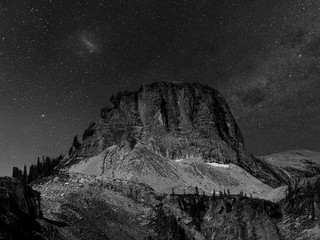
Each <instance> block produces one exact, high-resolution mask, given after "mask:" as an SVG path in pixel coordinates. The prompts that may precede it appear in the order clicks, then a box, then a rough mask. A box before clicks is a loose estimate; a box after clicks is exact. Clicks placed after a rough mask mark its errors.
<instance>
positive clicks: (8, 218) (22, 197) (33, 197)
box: [0, 177, 41, 239]
mask: <svg viewBox="0 0 320 240" xmlns="http://www.w3.org/2000/svg"><path fill="white" fill-rule="evenodd" d="M39 215H40V193H38V192H36V191H34V190H32V188H31V187H28V186H26V185H25V184H23V183H22V182H21V181H19V180H16V179H14V178H8V177H5V178H0V225H1V228H0V239H41V238H40V237H37V238H36V234H35V233H34V231H33V230H35V229H37V224H36V223H35V222H34V220H35V219H36V218H37V217H39Z"/></svg>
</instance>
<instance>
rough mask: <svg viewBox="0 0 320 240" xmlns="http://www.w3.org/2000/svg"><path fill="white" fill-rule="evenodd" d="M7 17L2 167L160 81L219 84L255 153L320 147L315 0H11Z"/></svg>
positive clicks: (319, 26) (61, 144)
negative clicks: (118, 97)
mask: <svg viewBox="0 0 320 240" xmlns="http://www.w3.org/2000/svg"><path fill="white" fill-rule="evenodd" d="M0 23H1V28H0V84H1V88H0V161H1V162H0V163H1V164H0V175H4V174H7V175H8V174H9V175H10V174H11V169H12V166H18V167H20V168H21V167H22V166H23V165H24V164H26V165H30V164H31V163H34V162H35V160H36V158H37V157H38V156H42V155H48V156H52V157H54V156H58V155H59V154H60V153H66V151H67V150H68V148H69V146H70V144H71V142H72V138H73V136H74V135H76V134H78V135H79V136H80V138H81V136H82V133H83V131H84V129H85V128H86V127H87V126H88V125H89V123H90V122H92V121H96V120H98V118H99V113H100V108H102V107H104V106H105V105H106V104H107V103H108V99H109V98H110V97H111V95H112V94H115V93H116V92H118V91H123V90H134V89H137V88H139V86H140V84H143V83H148V82H153V81H174V80H177V81H191V82H194V81H197V82H201V83H204V84H209V85H211V86H213V87H215V88H217V89H218V90H219V91H221V93H222V94H223V95H224V96H225V98H226V100H227V102H228V103H229V104H230V107H231V109H232V111H233V113H234V115H235V117H236V119H237V121H238V123H239V125H240V128H241V129H242V130H243V133H244V136H245V139H246V143H247V147H248V149H249V150H250V151H252V152H253V153H256V154H267V153H272V152H275V151H284V150H287V149H300V148H309V149H311V150H317V151H320V147H319V145H318V144H316V142H319V140H320V124H319V122H320V121H319V120H320V119H319V116H320V110H319V96H320V94H319V91H318V90H319V88H320V84H319V83H318V82H319V80H318V78H319V76H320V74H319V66H320V65H319V63H320V51H319V49H320V40H319V39H320V5H319V3H318V2H317V1H315V0H313V1H311V0H303V1H300V0H292V1H284V0H280V1H279V0H277V1H276V0H271V1H263V0H255V1H254V0H250V1H236V0H217V1H209V0H201V1H182V2H181V1H176V0H171V1H156V0H148V1H147V0H141V1H124V0H111V1H104V0H93V1H86V0H84V1H76V0H70V1H61V0H56V1H54V0H41V1H36V0H26V1H23V0H17V1H9V0H3V1H1V3H0Z"/></svg>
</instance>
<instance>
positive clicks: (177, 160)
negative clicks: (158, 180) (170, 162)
mask: <svg viewBox="0 0 320 240" xmlns="http://www.w3.org/2000/svg"><path fill="white" fill-rule="evenodd" d="M174 161H175V162H182V161H183V159H176V160H174Z"/></svg>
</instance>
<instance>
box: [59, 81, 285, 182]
mask: <svg viewBox="0 0 320 240" xmlns="http://www.w3.org/2000/svg"><path fill="white" fill-rule="evenodd" d="M111 102H112V104H113V106H111V107H106V108H103V109H102V110H101V120H100V121H99V122H98V123H95V124H91V125H90V126H89V128H88V129H87V130H86V131H85V133H84V135H83V140H84V142H83V143H82V145H81V146H80V147H77V148H76V149H74V150H73V152H71V157H70V158H69V159H68V164H69V165H72V164H73V163H74V162H77V161H79V159H84V158H89V157H92V156H96V155H98V154H100V153H102V152H103V151H104V150H106V149H107V148H109V147H111V146H114V145H117V146H118V148H120V149H121V150H119V154H120V155H122V156H124V155H126V154H128V153H130V152H131V151H133V150H134V149H135V147H136V146H137V145H139V146H141V145H143V146H144V147H146V148H148V149H149V150H151V151H152V152H153V153H154V154H157V155H159V156H161V157H163V158H164V159H166V160H178V159H185V158H201V159H203V161H204V162H209V163H210V162H215V163H222V164H228V163H233V164H236V165H238V166H240V167H242V168H243V169H245V170H246V171H248V172H250V173H251V174H252V175H253V176H255V177H257V178H258V179H260V180H261V181H263V182H264V183H267V184H269V185H271V186H273V187H275V186H279V185H281V183H282V179H281V178H280V177H279V176H277V175H276V174H275V173H274V172H273V170H272V168H271V167H269V166H268V165H267V164H265V163H264V162H262V161H261V160H259V159H256V158H254V157H253V156H252V155H250V154H248V153H247V151H246V150H245V147H244V142H243V138H242V134H241V131H240V129H239V127H238V126H237V124H236V122H235V120H234V118H233V116H232V114H231V111H230V109H229V107H228V105H227V104H226V102H225V100H224V99H223V97H222V96H221V95H220V94H219V93H218V92H217V91H216V90H214V89H212V88H210V87H208V86H204V85H201V84H198V83H165V82H160V83H153V84H149V85H143V86H141V87H140V89H139V91H137V92H123V93H118V94H117V95H116V96H115V97H112V98H111ZM65 166H66V164H65V165H64V167H65ZM103 171H104V170H103Z"/></svg>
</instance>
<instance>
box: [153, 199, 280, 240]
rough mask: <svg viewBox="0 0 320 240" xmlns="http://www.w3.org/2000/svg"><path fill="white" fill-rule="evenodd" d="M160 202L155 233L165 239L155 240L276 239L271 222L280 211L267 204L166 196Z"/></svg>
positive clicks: (276, 217) (252, 201)
mask: <svg viewBox="0 0 320 240" xmlns="http://www.w3.org/2000/svg"><path fill="white" fill-rule="evenodd" d="M162 203H163V205H161V207H160V208H159V210H158V212H157V227H156V233H158V235H159V236H163V235H165V236H166V237H164V238H161V237H160V238H159V239H170V237H171V238H172V237H176V238H172V239H241V240H247V239H259V240H260V239H261V240H262V239H263V240H267V239H270V240H276V239H280V238H279V234H278V232H277V226H276V224H275V221H276V220H277V219H280V218H281V211H280V208H279V207H278V206H277V204H274V203H271V202H267V201H262V200H258V199H251V198H248V197H244V196H241V195H238V196H230V195H227V194H225V195H223V194H222V195H220V196H205V195H202V194H200V195H199V194H192V195H171V196H167V197H166V198H165V199H164V200H163V201H162ZM165 222H170V224H166V223H165ZM157 230H158V231H157Z"/></svg>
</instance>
